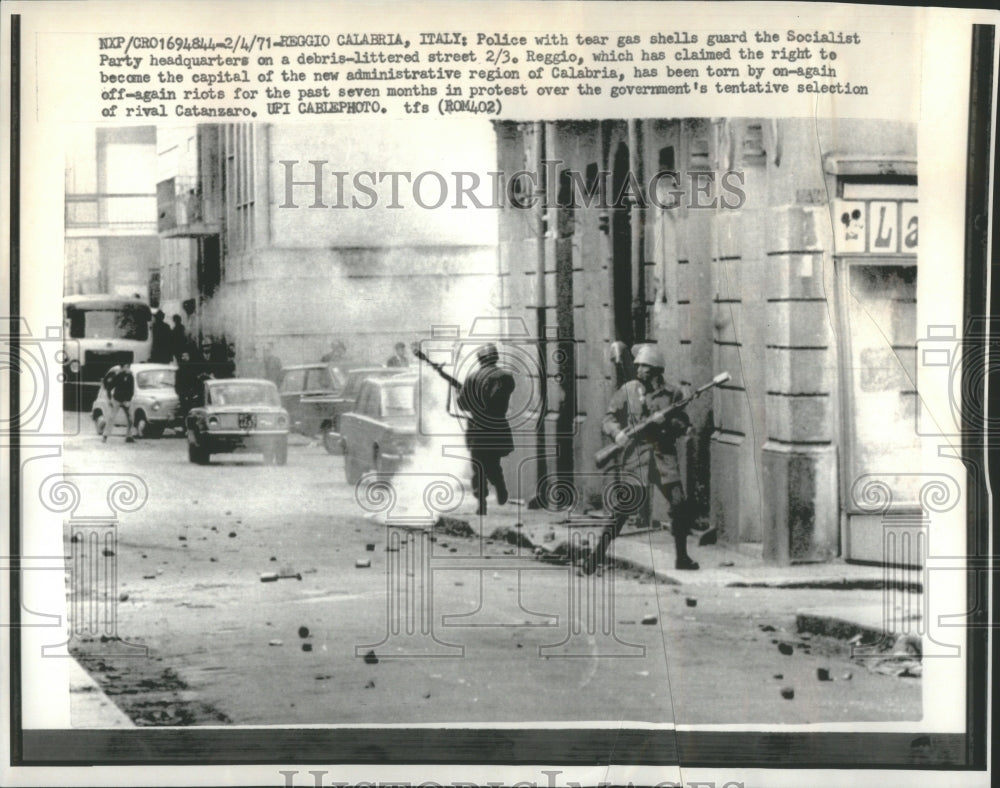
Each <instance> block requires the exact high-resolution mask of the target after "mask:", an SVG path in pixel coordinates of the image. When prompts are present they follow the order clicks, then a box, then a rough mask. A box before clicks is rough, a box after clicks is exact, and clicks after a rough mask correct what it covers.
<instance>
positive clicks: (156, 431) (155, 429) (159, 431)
mask: <svg viewBox="0 0 1000 788" xmlns="http://www.w3.org/2000/svg"><path fill="white" fill-rule="evenodd" d="M162 435H163V425H162V424H158V423H155V422H151V421H147V422H146V431H145V434H143V436H142V437H143V438H159V437H161V436H162Z"/></svg>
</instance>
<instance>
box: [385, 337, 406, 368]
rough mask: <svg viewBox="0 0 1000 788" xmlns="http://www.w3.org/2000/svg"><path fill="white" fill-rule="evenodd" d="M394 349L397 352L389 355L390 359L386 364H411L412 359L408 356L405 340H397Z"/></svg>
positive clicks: (401, 365)
mask: <svg viewBox="0 0 1000 788" xmlns="http://www.w3.org/2000/svg"><path fill="white" fill-rule="evenodd" d="M394 350H395V351H396V352H395V353H393V354H392V355H391V356H389V360H388V361H386V362H385V365H386V366H387V367H408V366H410V359H409V358H407V356H406V344H405V343H403V342H397V343H396V345H395V348H394Z"/></svg>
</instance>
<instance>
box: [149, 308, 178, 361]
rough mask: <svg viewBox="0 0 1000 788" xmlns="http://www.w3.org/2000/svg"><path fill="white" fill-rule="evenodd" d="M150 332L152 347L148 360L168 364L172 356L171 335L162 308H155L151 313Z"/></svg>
mask: <svg viewBox="0 0 1000 788" xmlns="http://www.w3.org/2000/svg"><path fill="white" fill-rule="evenodd" d="M150 334H152V347H151V348H150V351H149V360H150V361H152V362H153V363H154V364H169V363H170V361H171V359H173V357H174V353H173V347H172V345H173V337H172V335H171V332H170V326H168V325H167V323H166V321H165V320H164V314H163V310H162V309H157V310H156V314H155V315H153V327H152V328H151V329H150Z"/></svg>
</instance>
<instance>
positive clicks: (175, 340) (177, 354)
mask: <svg viewBox="0 0 1000 788" xmlns="http://www.w3.org/2000/svg"><path fill="white" fill-rule="evenodd" d="M171 320H173V321H174V327H173V328H171V329H170V346H171V349H172V350H173V354H174V360H175V361H178V362H180V360H181V354H182V353H184V352H185V351H186V350H187V343H188V335H187V330H186V329H185V328H184V323H183V322H181V316H180V315H174V316H173V317H172V318H171Z"/></svg>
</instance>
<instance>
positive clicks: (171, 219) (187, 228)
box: [156, 175, 220, 238]
mask: <svg viewBox="0 0 1000 788" xmlns="http://www.w3.org/2000/svg"><path fill="white" fill-rule="evenodd" d="M156 205H157V220H156V230H157V232H158V233H160V235H162V236H164V237H166V238H183V237H188V238H195V237H198V236H202V235H215V234H217V233H218V232H219V230H220V227H219V222H218V219H217V218H216V216H215V212H214V211H212V206H211V204H210V201H209V200H207V199H205V198H204V196H203V195H202V191H201V183H200V181H199V179H198V178H197V177H195V176H181V175H178V176H175V177H173V178H168V179H167V180H165V181H160V182H159V183H158V184H156Z"/></svg>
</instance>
